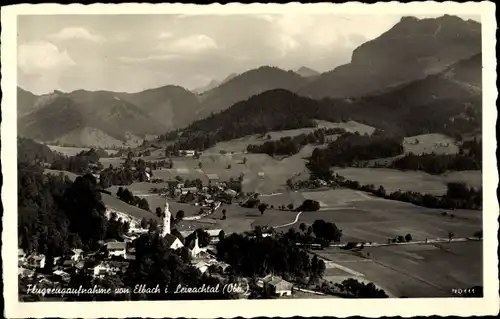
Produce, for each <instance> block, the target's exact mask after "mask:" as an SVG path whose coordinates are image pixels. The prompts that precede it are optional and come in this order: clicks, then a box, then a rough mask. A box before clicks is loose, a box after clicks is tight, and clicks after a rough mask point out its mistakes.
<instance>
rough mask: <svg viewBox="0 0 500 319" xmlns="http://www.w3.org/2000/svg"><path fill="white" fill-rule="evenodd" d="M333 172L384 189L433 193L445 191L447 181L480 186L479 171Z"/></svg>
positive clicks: (345, 169) (387, 170)
mask: <svg viewBox="0 0 500 319" xmlns="http://www.w3.org/2000/svg"><path fill="white" fill-rule="evenodd" d="M335 172H336V173H337V174H339V175H341V176H344V177H345V178H347V179H350V180H355V181H358V182H359V183H360V184H374V185H375V186H377V187H378V185H383V186H384V188H385V189H386V191H388V192H394V191H397V190H402V191H415V192H421V193H428V194H434V195H442V194H444V193H446V184H447V183H449V182H464V183H466V184H468V185H470V186H472V187H476V188H477V187H481V185H482V177H481V176H482V175H481V171H461V172H451V173H447V174H443V175H431V174H428V173H425V172H422V171H399V170H395V169H387V168H354V167H350V168H336V169H335Z"/></svg>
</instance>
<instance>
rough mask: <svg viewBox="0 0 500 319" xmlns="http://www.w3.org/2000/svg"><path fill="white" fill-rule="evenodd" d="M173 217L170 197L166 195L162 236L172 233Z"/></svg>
mask: <svg viewBox="0 0 500 319" xmlns="http://www.w3.org/2000/svg"><path fill="white" fill-rule="evenodd" d="M171 218H172V214H171V213H170V209H169V205H168V199H167V198H166V196H165V213H164V217H163V227H162V234H161V236H162V237H165V236H166V235H167V234H170V219H171Z"/></svg>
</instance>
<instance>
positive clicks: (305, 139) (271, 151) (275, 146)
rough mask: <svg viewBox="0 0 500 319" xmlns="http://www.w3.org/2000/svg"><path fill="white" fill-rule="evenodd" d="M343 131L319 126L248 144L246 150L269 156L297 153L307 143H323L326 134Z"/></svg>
mask: <svg viewBox="0 0 500 319" xmlns="http://www.w3.org/2000/svg"><path fill="white" fill-rule="evenodd" d="M345 132H346V131H345V130H344V129H342V128H330V129H325V128H321V129H318V130H315V131H313V132H311V133H309V134H300V135H297V136H293V137H292V136H287V137H282V138H280V139H279V140H277V141H266V142H264V143H263V144H250V145H248V147H247V151H248V152H249V153H264V154H267V155H269V156H275V155H286V156H290V155H294V154H297V153H298V152H299V151H300V149H301V148H302V147H303V146H305V145H307V144H324V143H325V142H326V141H327V136H330V135H334V134H344V133H345Z"/></svg>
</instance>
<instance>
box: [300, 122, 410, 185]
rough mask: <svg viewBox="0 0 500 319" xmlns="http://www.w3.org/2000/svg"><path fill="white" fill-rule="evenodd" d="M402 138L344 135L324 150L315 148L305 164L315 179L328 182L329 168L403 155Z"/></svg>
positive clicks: (329, 176)
mask: <svg viewBox="0 0 500 319" xmlns="http://www.w3.org/2000/svg"><path fill="white" fill-rule="evenodd" d="M402 143H403V137H392V136H387V135H383V134H381V133H378V132H377V134H375V133H374V134H373V135H371V136H367V135H360V134H359V133H357V132H356V133H345V134H343V135H341V136H340V137H339V138H338V139H337V140H335V141H333V142H331V143H330V144H328V147H327V148H325V149H320V148H316V149H315V150H314V151H313V153H312V155H311V157H310V158H309V161H308V163H307V164H306V165H307V167H308V168H309V170H310V171H311V174H312V175H313V176H314V177H315V178H319V179H323V180H329V179H330V178H331V176H332V174H331V171H330V167H332V166H341V167H343V166H348V165H352V164H353V163H355V162H358V161H364V160H370V159H376V158H384V157H392V156H396V155H399V154H401V153H403V151H404V149H403V146H402Z"/></svg>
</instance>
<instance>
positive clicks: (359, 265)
mask: <svg viewBox="0 0 500 319" xmlns="http://www.w3.org/2000/svg"><path fill="white" fill-rule="evenodd" d="M363 251H364V254H365V255H366V254H367V253H369V254H370V257H369V258H363V257H360V256H357V255H355V254H354V253H351V252H348V251H343V250H341V249H339V248H328V249H326V250H323V251H318V252H317V253H318V254H319V255H320V256H323V257H324V258H326V259H328V260H331V261H332V264H333V265H335V264H336V265H340V267H346V268H348V269H349V270H351V271H353V272H357V273H360V274H362V277H361V278H363V279H366V280H368V281H372V282H374V283H375V284H377V285H379V286H380V287H382V288H383V289H384V290H386V291H387V292H389V293H390V294H392V295H395V296H399V297H401V296H406V297H410V298H411V297H446V296H452V293H451V290H452V289H453V288H459V287H463V288H466V287H473V286H476V285H482V284H483V281H482V242H453V243H449V244H448V243H442V244H422V245H395V246H385V247H365V249H364V250H363ZM351 277H352V276H351ZM331 279H335V277H331ZM338 279H342V278H341V277H339V278H338ZM339 281H341V280H339Z"/></svg>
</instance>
